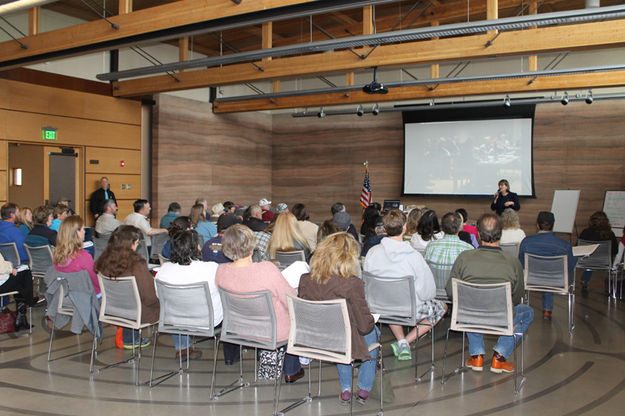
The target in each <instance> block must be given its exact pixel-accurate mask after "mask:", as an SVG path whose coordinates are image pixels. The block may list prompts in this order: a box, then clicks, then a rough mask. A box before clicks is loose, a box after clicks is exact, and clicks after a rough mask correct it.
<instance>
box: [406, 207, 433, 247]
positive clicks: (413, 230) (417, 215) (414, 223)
mask: <svg viewBox="0 0 625 416" xmlns="http://www.w3.org/2000/svg"><path fill="white" fill-rule="evenodd" d="M427 210H428V209H427V208H414V209H412V210H410V212H409V213H408V219H407V220H406V233H405V234H404V241H410V239H411V238H412V235H413V234H417V227H418V225H419V220H420V219H421V216H422V215H423V214H424V213H425V212H426V211H427Z"/></svg>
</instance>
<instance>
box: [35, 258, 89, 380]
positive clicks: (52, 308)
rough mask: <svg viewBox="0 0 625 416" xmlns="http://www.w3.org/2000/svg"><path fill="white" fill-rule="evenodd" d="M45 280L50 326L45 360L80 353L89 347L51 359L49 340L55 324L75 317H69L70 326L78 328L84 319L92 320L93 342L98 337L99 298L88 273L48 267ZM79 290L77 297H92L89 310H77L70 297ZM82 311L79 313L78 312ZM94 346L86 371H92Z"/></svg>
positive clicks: (51, 340) (58, 326) (67, 321)
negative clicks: (67, 271)
mask: <svg viewBox="0 0 625 416" xmlns="http://www.w3.org/2000/svg"><path fill="white" fill-rule="evenodd" d="M44 279H45V283H46V292H45V295H46V300H47V301H48V311H47V316H48V317H50V320H51V322H52V329H51V331H50V343H49V345H48V361H56V360H59V359H61V358H67V357H71V356H74V355H77V354H82V353H84V352H87V351H89V350H83V351H78V352H75V353H72V354H68V355H65V356H62V357H57V358H55V359H52V343H53V341H54V334H55V330H56V328H62V327H64V326H65V325H67V324H68V323H69V321H70V319H74V317H75V316H76V319H78V321H77V322H76V323H75V322H73V321H72V330H73V331H74V332H78V331H80V330H82V327H83V324H84V323H85V321H89V320H91V326H92V328H91V329H90V330H91V331H92V333H93V345H94V346H95V345H96V343H97V340H98V338H99V337H101V332H100V326H99V325H98V322H97V315H98V312H99V310H98V301H97V299H95V291H94V289H93V284H92V283H91V277H90V276H89V272H87V271H86V270H81V271H80V272H74V273H63V272H59V271H57V270H55V269H54V267H50V268H49V269H48V271H47V273H46V274H45V276H44ZM74 291H80V292H81V293H80V294H79V297H81V298H83V299H84V298H85V297H86V296H89V297H91V298H92V310H89V311H84V310H83V311H80V310H76V308H75V306H74V301H73V299H78V298H76V297H74V295H73V292H74ZM81 313H82V315H81ZM94 357H95V356H94V349H93V347H92V348H91V359H90V361H89V371H90V372H93V360H94Z"/></svg>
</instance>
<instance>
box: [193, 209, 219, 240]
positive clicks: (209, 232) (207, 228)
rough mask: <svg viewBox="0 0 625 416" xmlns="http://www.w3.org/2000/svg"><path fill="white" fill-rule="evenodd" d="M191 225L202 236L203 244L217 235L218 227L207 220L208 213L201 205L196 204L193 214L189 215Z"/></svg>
mask: <svg viewBox="0 0 625 416" xmlns="http://www.w3.org/2000/svg"><path fill="white" fill-rule="evenodd" d="M189 218H191V223H192V224H193V227H194V228H195V231H197V233H198V234H199V235H201V236H202V238H203V242H206V241H208V240H210V239H211V238H213V237H214V236H216V235H217V227H215V224H213V223H212V222H210V221H207V220H206V211H204V206H203V205H201V204H195V205H193V206H192V207H191V213H190V214H189Z"/></svg>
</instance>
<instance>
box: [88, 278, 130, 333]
mask: <svg viewBox="0 0 625 416" xmlns="http://www.w3.org/2000/svg"><path fill="white" fill-rule="evenodd" d="M98 282H99V283H100V290H101V291H102V304H101V306H100V321H101V322H105V323H108V324H111V325H120V326H124V327H127V328H134V329H139V327H140V326H141V298H140V297H139V289H138V287H137V281H136V280H135V277H134V276H125V277H117V278H115V279H112V278H110V277H106V276H104V275H103V274H101V273H98Z"/></svg>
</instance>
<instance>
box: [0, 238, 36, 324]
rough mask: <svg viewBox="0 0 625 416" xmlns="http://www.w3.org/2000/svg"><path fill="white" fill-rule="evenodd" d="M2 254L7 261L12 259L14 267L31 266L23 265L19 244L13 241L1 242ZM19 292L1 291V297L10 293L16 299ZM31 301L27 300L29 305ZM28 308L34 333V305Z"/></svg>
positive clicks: (29, 320) (0, 250)
mask: <svg viewBox="0 0 625 416" xmlns="http://www.w3.org/2000/svg"><path fill="white" fill-rule="evenodd" d="M0 254H2V257H3V258H4V260H6V261H10V262H11V264H13V267H14V268H16V269H17V268H18V267H20V266H26V267H28V268H29V269H30V267H29V266H28V265H23V264H22V263H21V259H20V253H19V251H17V244H15V243H13V242H11V243H0ZM17 294H19V292H18V291H12V292H6V293H0V298H1V297H4V296H9V295H13V298H14V299H15V295H17ZM28 303H30V301H29V302H27V303H26V304H27V305H28ZM27 308H28V322H30V323H31V328H29V329H28V333H29V334H32V333H33V328H32V322H33V311H32V307H30V306H27Z"/></svg>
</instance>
